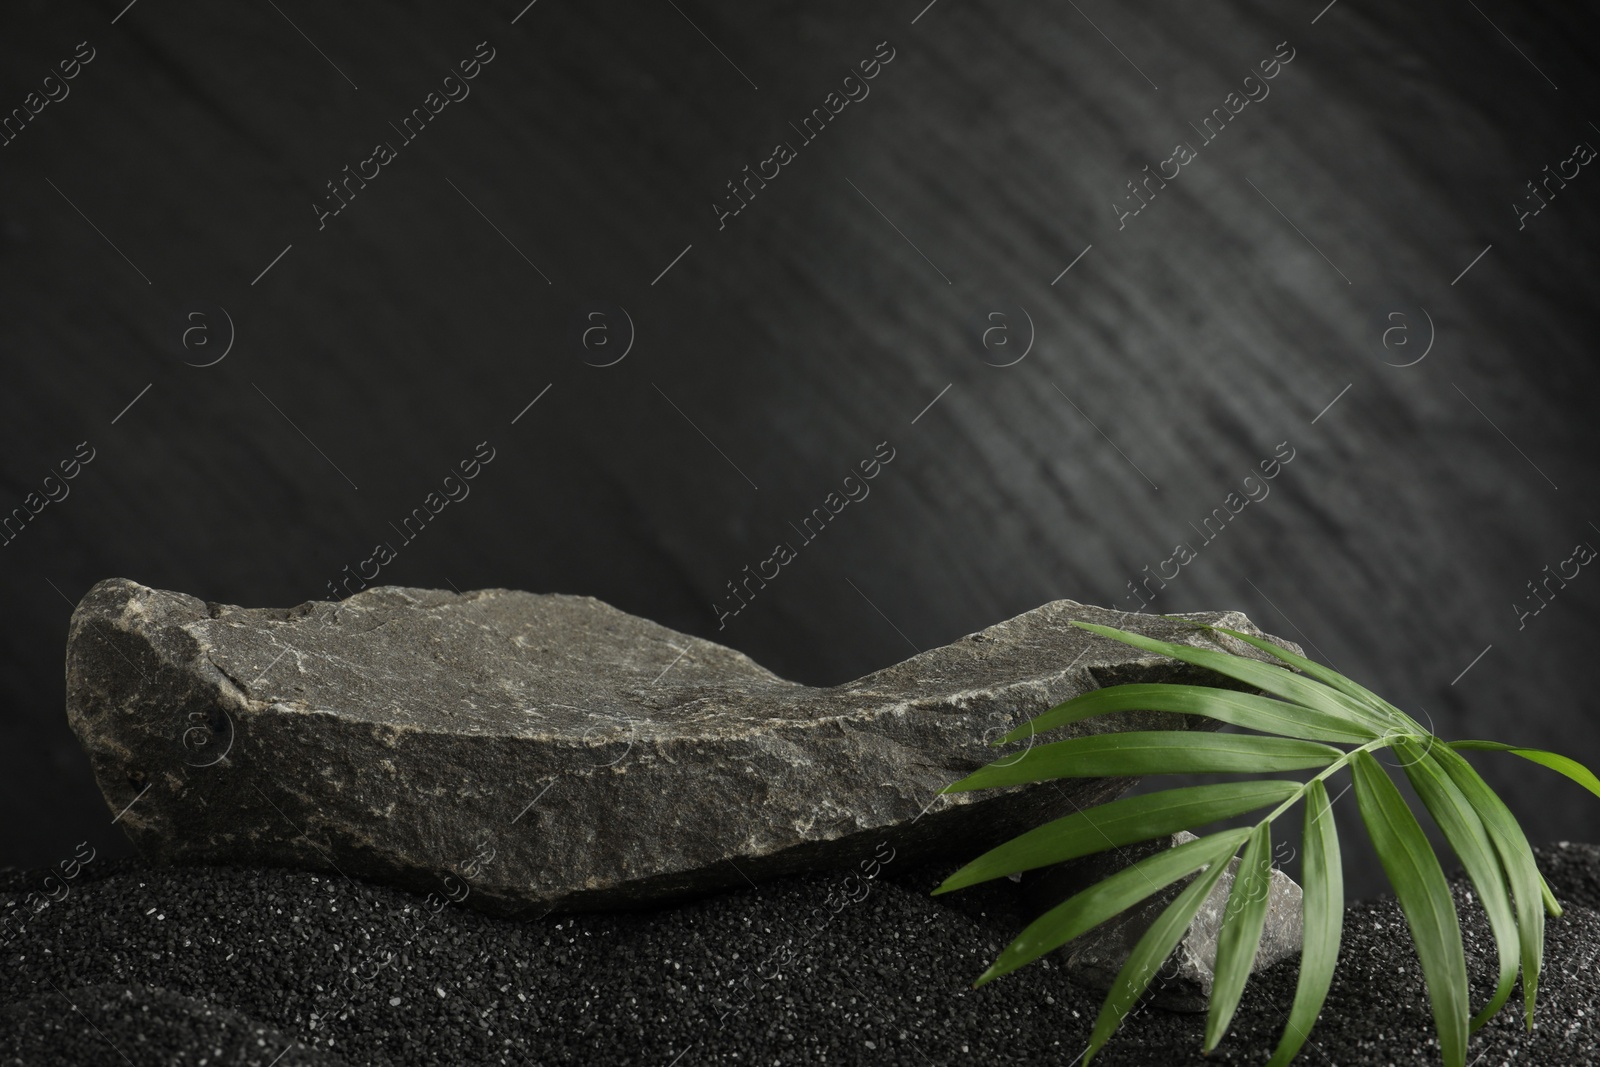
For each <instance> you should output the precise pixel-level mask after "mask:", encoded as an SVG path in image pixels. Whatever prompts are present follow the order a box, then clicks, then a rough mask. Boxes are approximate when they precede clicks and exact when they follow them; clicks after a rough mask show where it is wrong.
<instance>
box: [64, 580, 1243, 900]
mask: <svg viewBox="0 0 1600 1067" xmlns="http://www.w3.org/2000/svg"><path fill="white" fill-rule="evenodd" d="M1207 617H1208V618H1210V619H1213V620H1220V621H1224V622H1226V623H1227V624H1229V625H1231V626H1233V627H1247V626H1248V625H1249V624H1248V622H1246V620H1244V618H1243V617H1242V616H1240V615H1238V614H1236V613H1235V614H1224V615H1211V616H1207ZM1072 619H1087V620H1093V621H1100V622H1106V623H1113V624H1121V625H1124V626H1128V627H1129V628H1135V629H1138V630H1141V631H1143V632H1146V633H1150V634H1153V635H1160V636H1165V637H1170V638H1173V639H1177V640H1187V641H1192V642H1206V641H1209V640H1211V639H1210V638H1208V637H1206V636H1204V635H1203V634H1200V633H1198V632H1196V631H1194V630H1192V629H1190V628H1187V627H1185V626H1183V625H1182V624H1181V623H1176V622H1172V621H1169V620H1164V619H1160V618H1154V617H1150V616H1125V615H1123V614H1122V613H1117V612H1111V611H1106V610H1103V609H1099V608H1092V607H1086V606H1083V605H1079V604H1075V603H1073V602H1071V601H1057V602H1055V603H1051V604H1046V605H1044V606H1043V607H1040V608H1037V609H1035V610H1034V611H1030V612H1028V613H1027V614H1025V615H1021V616H1019V617H1017V618H1015V619H1012V620H1009V621H1007V622H1004V623H1000V624H999V625H996V626H993V627H990V628H989V629H987V630H984V631H982V632H981V633H977V634H972V635H969V636H967V637H965V638H963V639H961V640H960V641H957V642H955V643H953V644H950V645H947V646H945V647H943V648H938V649H933V650H931V651H929V652H925V653H922V654H921V655H918V656H916V657H914V658H912V659H909V660H907V661H905V662H903V663H900V664H898V665H896V666H893V667H889V668H887V669H885V670H882V671H878V672H876V673H874V674H870V675H867V676H866V677H864V678H861V679H859V680H858V681H855V682H851V683H848V684H846V685H841V686H837V687H833V688H827V689H814V688H809V687H806V686H802V685H798V684H795V683H792V682H787V681H784V680H783V679H781V678H778V677H776V676H774V675H773V674H771V673H770V672H768V671H766V670H764V669H763V668H761V667H759V666H757V665H756V664H755V663H753V662H752V661H751V660H749V659H748V658H747V657H745V656H743V655H742V654H740V653H737V652H735V651H733V650H731V649H728V648H725V647H723V646H721V645H717V644H715V643H712V642H709V641H705V640H701V639H697V638H692V637H689V636H686V635H684V634H680V633H677V632H675V631H673V630H669V629H666V628H665V627H662V626H658V625H656V624H654V623H652V622H649V621H647V620H644V619H640V618H636V617H634V616H630V615H627V614H625V613H623V612H620V611H618V610H616V609H614V608H612V607H609V606H608V605H606V604H604V603H601V602H600V601H597V600H593V599H590V598H585V597H571V596H558V595H548V596H540V595H534V594H530V593H521V592H511V591H506V590H486V591H481V592H475V593H467V594H455V593H449V592H441V591H436V590H420V589H403V588H395V587H386V588H380V589H373V590H368V591H366V592H364V593H361V594H359V595H357V596H355V597H352V598H351V599H349V600H346V601H342V602H339V603H332V602H313V603H307V604H303V605H301V606H299V607H297V608H291V609H243V608H236V607H227V606H222V605H215V604H209V605H208V604H205V603H203V602H201V601H199V600H196V599H194V598H193V597H189V596H185V595H183V594H180V593H172V592H162V591H158V590H154V589H150V588H147V587H145V586H141V585H138V584H136V583H133V582H129V581H125V580H121V579H115V580H110V581H105V582H101V583H100V584H99V585H97V586H95V587H94V589H92V590H91V591H90V592H89V594H88V595H87V596H86V597H85V598H84V600H83V601H82V603H81V604H80V605H79V606H78V609H77V611H76V612H75V613H74V615H73V619H72V625H71V632H70V637H69V644H68V653H67V690H68V716H69V719H70V721H71V724H72V727H73V729H74V731H75V732H76V733H77V735H78V737H79V739H80V741H81V742H82V744H83V746H84V748H85V749H86V750H87V751H88V753H89V756H90V759H91V762H92V764H93V766H94V769H95V774H96V777H97V779H98V781H99V783H100V787H101V790H102V792H103V793H104V795H105V798H106V802H107V804H108V805H109V807H110V809H111V811H112V812H113V813H114V814H117V813H120V814H119V815H118V824H119V825H121V826H122V827H123V828H124V829H125V830H126V831H127V833H128V834H129V835H130V836H131V837H132V838H133V840H134V841H135V843H136V844H137V845H138V846H139V848H140V849H141V851H143V852H144V854H145V855H146V856H148V857H150V858H152V859H155V860H160V861H169V862H206V863H251V864H277V865H285V866H295V867H305V868H313V869H323V870H336V871H338V872H339V873H341V874H344V875H346V876H357V875H360V876H366V877H370V878H376V879H381V880H386V881H389V882H392V883H395V884H399V885H403V886H406V887H409V888H412V889H416V890H420V891H429V890H433V891H437V893H442V894H443V895H444V897H449V898H452V899H457V898H461V897H463V896H468V897H470V899H471V901H472V903H473V904H474V905H475V906H479V907H483V908H485V909H487V910H491V911H499V912H512V913H515V912H536V913H543V912H545V911H548V910H551V909H563V910H582V909H592V908H609V907H627V906H633V905H637V904H641V903H646V902H649V901H653V900H660V899H670V898H674V897H681V896H688V895H693V894H695V893H699V892H704V891H707V890H712V889H717V888H724V887H728V886H736V885H743V884H745V883H746V881H747V880H756V879H761V878H768V877H773V876H776V875H782V874H787V873H793V872H797V871H801V870H807V869H814V868H817V867H825V866H843V865H854V864H856V863H858V862H860V863H862V864H866V863H870V862H872V861H873V857H875V856H876V857H877V858H879V859H881V858H882V857H883V856H885V855H889V854H890V852H889V850H890V849H892V850H894V854H897V855H900V856H903V857H907V858H913V859H914V858H917V857H920V856H924V855H930V854H937V855H942V856H948V855H957V856H971V855H972V854H975V853H976V852H977V851H979V850H981V849H983V848H986V847H989V846H990V845H992V844H995V843H998V842H999V841H1001V840H1004V839H1006V838H1009V837H1011V836H1014V835H1015V834H1016V833H1019V832H1021V831H1022V830H1024V829H1027V828H1031V827H1033V826H1035V825H1038V824H1039V823H1040V822H1043V821H1045V820H1046V819H1049V818H1053V817H1056V816H1058V815H1060V814H1064V813H1065V812H1066V811H1068V810H1071V809H1072V808H1073V807H1074V806H1087V805H1090V804H1094V803H1099V802H1101V801H1104V800H1106V799H1109V798H1110V797H1111V796H1113V795H1115V794H1116V793H1117V792H1120V791H1121V790H1122V789H1123V788H1125V787H1126V786H1127V784H1128V781H1127V780H1126V779H1105V780H1099V779H1096V780H1080V781H1076V782H1073V783H1069V784H1061V785H1057V784H1056V783H1044V784H1042V785H1036V786H1027V787H1018V788H1014V789H1008V790H989V791H983V792H980V793H970V794H958V795H953V796H950V797H946V798H942V799H939V800H937V801H935V794H936V793H937V791H938V790H939V789H940V788H942V787H943V786H945V785H947V784H948V783H949V782H951V781H953V780H954V779H956V778H957V777H960V776H962V775H964V774H966V773H969V772H970V771H972V770H974V769H976V768H977V767H979V766H981V765H982V764H984V763H986V762H988V761H989V760H991V759H992V758H994V756H995V753H994V751H993V750H990V749H988V748H986V744H985V743H986V742H987V741H988V740H989V739H992V738H994V737H996V736H998V735H999V734H1000V733H1001V732H1002V731H1004V730H1007V729H1010V728H1011V727H1012V726H1014V725H1016V724H1017V723H1019V722H1020V721H1022V720H1023V719H1024V718H1026V717H1028V716H1031V715H1034V714H1037V713H1038V712H1040V711H1043V710H1044V709H1045V708H1047V707H1049V706H1051V705H1052V704H1054V703H1057V702H1059V701H1061V700H1063V699H1066V698H1067V697H1070V696H1072V695H1073V694H1075V693H1077V692H1079V691H1081V690H1084V689H1087V688H1093V687H1095V686H1097V685H1107V684H1115V683H1120V682H1129V681H1158V680H1190V681H1200V680H1210V681H1217V680H1219V679H1217V678H1216V676H1214V675H1208V674H1206V673H1204V672H1199V671H1196V670H1193V669H1191V668H1188V667H1185V666H1183V665H1181V664H1176V663H1174V662H1173V661H1170V660H1164V659H1163V658H1162V657H1158V656H1153V655H1149V654H1146V653H1142V652H1139V651H1138V650H1135V649H1131V648H1129V647H1127V646H1124V645H1122V644H1119V643H1117V642H1112V641H1108V640H1105V639H1102V638H1098V637H1094V636H1091V635H1089V634H1087V633H1085V632H1083V631H1081V630H1078V629H1076V628H1074V627H1072V626H1070V625H1068V622H1069V620H1072ZM1230 640H1231V639H1230ZM1232 643H1233V644H1236V645H1237V644H1239V643H1238V642H1232ZM1239 647H1240V648H1243V647H1244V646H1242V645H1240V646H1239ZM1186 725H1193V726H1203V725H1204V723H1203V721H1201V720H1188V719H1185V718H1182V717H1177V716H1167V715H1157V714H1154V713H1151V714H1135V715H1125V716H1118V717H1116V718H1114V719H1113V720H1104V721H1102V722H1101V723H1099V724H1095V723H1093V722H1091V723H1089V724H1086V725H1085V726H1084V727H1083V728H1084V729H1085V730H1094V729H1109V728H1121V729H1136V728H1146V729H1148V728H1152V727H1156V728H1182V727H1184V726H1186ZM1063 736H1064V735H1063ZM440 899H442V898H440Z"/></svg>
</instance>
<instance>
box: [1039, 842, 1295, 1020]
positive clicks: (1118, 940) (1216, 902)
mask: <svg viewBox="0 0 1600 1067" xmlns="http://www.w3.org/2000/svg"><path fill="white" fill-rule="evenodd" d="M1194 839H1195V835H1194V834H1191V833H1188V832H1187V831H1180V832H1178V833H1176V834H1173V835H1172V836H1171V837H1169V838H1165V839H1162V840H1160V841H1153V842H1145V843H1143V844H1139V845H1134V846H1131V847H1128V848H1123V849H1118V850H1115V851H1113V852H1102V853H1100V854H1099V855H1096V856H1090V857H1086V858H1085V859H1083V860H1081V861H1078V862H1077V863H1072V864H1063V865H1062V866H1061V867H1060V868H1053V869H1050V870H1046V871H1043V872H1040V873H1039V874H1038V875H1037V876H1036V877H1034V878H1032V879H1029V878H1027V877H1026V876H1025V877H1024V882H1025V883H1026V890H1027V892H1028V894H1029V898H1030V899H1031V900H1032V901H1033V902H1034V903H1035V905H1036V906H1037V907H1038V909H1039V910H1041V911H1042V910H1044V909H1046V908H1049V907H1053V906H1055V905H1056V904H1059V903H1061V902H1062V901H1063V900H1065V899H1067V898H1068V897H1070V896H1072V895H1073V894H1074V893H1077V892H1080V891H1081V890H1084V889H1087V888H1088V887H1089V886H1091V885H1094V884H1095V883H1097V882H1099V881H1101V880H1103V879H1105V878H1107V877H1109V876H1111V875H1112V874H1115V873H1116V872H1117V871H1119V870H1121V869H1122V868H1124V867H1126V866H1128V865H1129V864H1132V863H1137V862H1139V861H1140V860H1142V859H1144V858H1145V857H1147V856H1153V855H1155V853H1156V852H1157V851H1158V850H1160V849H1163V848H1172V847H1175V846H1177V845H1181V844H1184V843H1185V842H1187V841H1193V840H1194ZM1238 870H1239V857H1238V856H1235V857H1234V858H1233V859H1232V861H1230V862H1229V864H1228V870H1227V873H1225V874H1223V876H1222V880H1221V881H1220V882H1218V883H1217V887H1216V888H1215V889H1213V890H1212V891H1211V895H1210V896H1208V897H1206V902H1205V903H1204V904H1202V905H1201V906H1200V911H1199V913H1198V914H1196V915H1195V917H1194V921H1193V922H1191V923H1190V924H1189V930H1188V932H1187V933H1185V934H1184V937H1183V940H1182V941H1180V942H1178V947H1177V948H1175V949H1173V951H1172V955H1171V956H1170V957H1168V958H1167V962H1166V964H1165V965H1164V966H1163V967H1162V969H1161V973H1160V975H1159V976H1158V982H1157V985H1156V986H1155V987H1154V990H1155V991H1154V993H1153V994H1152V999H1153V1000H1154V1002H1155V1003H1156V1004H1158V1005H1159V1006H1161V1007H1163V1008H1168V1009H1170V1010H1172V1011H1205V1010H1206V1008H1207V1006H1208V1005H1209V1004H1210V1003H1211V983H1212V981H1213V979H1214V978H1215V974H1214V973H1213V968H1214V967H1215V965H1216V959H1217V934H1218V932H1219V931H1220V930H1221V928H1222V915H1223V911H1224V909H1225V908H1226V907H1227V904H1228V893H1229V892H1230V891H1231V890H1232V889H1233V879H1234V876H1235V875H1236V874H1237V873H1238ZM1191 881H1193V878H1192V877H1191V878H1185V879H1183V880H1182V881H1180V882H1177V883H1175V884H1174V885H1172V886H1170V887H1168V888H1166V889H1164V890H1162V891H1161V892H1159V893H1156V894H1154V895H1152V896H1151V897H1150V898H1149V899H1148V900H1146V901H1145V902H1144V903H1143V904H1142V905H1140V906H1139V907H1136V908H1130V909H1129V910H1128V911H1125V912H1123V913H1122V914H1121V915H1119V916H1117V917H1116V918H1115V919H1112V920H1111V921H1110V922H1107V923H1103V924H1101V925H1100V926H1098V927H1096V928H1095V929H1093V930H1091V931H1089V932H1088V933H1087V934H1084V935H1083V936H1082V937H1080V938H1078V939H1076V940H1075V941H1072V942H1070V943H1069V944H1066V945H1063V946H1062V947H1061V948H1060V949H1059V950H1058V951H1059V952H1060V953H1061V954H1062V955H1064V956H1065V957H1066V966H1067V973H1068V974H1070V975H1072V977H1073V978H1074V979H1076V980H1077V981H1079V982H1081V983H1083V984H1084V985H1086V986H1089V987H1091V988H1093V989H1102V990H1104V989H1110V988H1111V985H1112V983H1113V982H1114V981H1115V980H1116V977H1117V974H1118V972H1120V971H1121V970H1122V965H1123V964H1124V963H1126V962H1127V959H1128V954H1129V953H1130V952H1132V951H1133V946H1134V945H1135V944H1136V943H1137V942H1138V940H1139V938H1140V937H1141V936H1143V934H1144V932H1145V931H1146V930H1148V929H1149V928H1150V924H1151V923H1153V922H1155V920H1156V917H1157V916H1158V915H1160V914H1161V912H1162V911H1164V910H1165V909H1166V907H1167V905H1168V904H1170V903H1172V901H1173V900H1174V899H1175V898H1176V897H1177V896H1178V894H1179V893H1181V892H1183V889H1184V887H1185V886H1187V885H1188V884H1189V883H1190V882H1191ZM1301 926H1302V913H1301V908H1300V887H1299V886H1298V885H1296V884H1295V881H1294V879H1292V878H1290V877H1289V876H1288V875H1287V874H1284V873H1283V872H1282V871H1280V870H1278V869H1277V868H1276V867H1274V868H1273V870H1272V882H1271V885H1270V886H1269V888H1268V891H1267V922H1266V926H1265V927H1264V928H1263V929H1262V931H1261V945H1260V947H1258V948H1257V949H1256V961H1255V966H1254V967H1253V968H1252V970H1254V971H1263V970H1266V969H1267V968H1268V967H1271V966H1272V965H1273V964H1274V963H1277V962H1278V961H1279V960H1282V959H1286V958H1288V957H1290V956H1295V957H1298V956H1299V954H1300V934H1301Z"/></svg>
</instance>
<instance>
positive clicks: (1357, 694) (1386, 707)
mask: <svg viewBox="0 0 1600 1067" xmlns="http://www.w3.org/2000/svg"><path fill="white" fill-rule="evenodd" d="M1197 625H1199V626H1200V627H1201V628H1202V629H1206V630H1214V631H1216V632H1217V633H1224V634H1227V635H1228V636H1229V637H1236V638H1238V639H1239V640H1240V641H1243V642H1244V643H1245V644H1247V645H1253V646H1255V647H1256V648H1259V649H1260V650H1261V651H1263V652H1265V653H1266V654H1267V655H1269V656H1272V657H1274V658H1276V659H1280V660H1282V661H1283V662H1284V663H1287V664H1288V665H1289V666H1291V667H1293V668H1295V669H1296V670H1299V671H1304V672H1305V673H1306V674H1307V675H1309V676H1310V677H1312V678H1315V679H1316V680H1317V681H1319V682H1321V683H1322V684H1323V685H1326V686H1329V687H1330V688H1333V689H1337V690H1338V691H1339V692H1341V693H1343V694H1344V695H1345V696H1347V697H1351V698H1352V699H1354V700H1358V701H1360V702H1361V703H1363V704H1365V705H1367V706H1368V707H1369V708H1371V709H1372V710H1373V711H1376V712H1378V713H1379V714H1382V715H1388V716H1393V717H1399V718H1401V719H1403V720H1405V721H1407V722H1414V721H1415V720H1412V719H1411V718H1410V717H1409V716H1407V715H1406V713H1405V712H1403V711H1401V710H1400V709H1399V708H1397V707H1395V706H1394V705H1393V704H1391V703H1389V702H1388V701H1387V700H1385V699H1383V698H1382V697H1380V696H1379V695H1378V694H1376V693H1374V692H1373V691H1372V690H1370V689H1368V688H1367V687H1366V686H1364V685H1361V684H1360V683H1358V682H1354V681H1351V680H1350V679H1349V678H1346V677H1345V676H1344V675H1342V674H1340V673H1339V672H1338V671H1336V670H1334V669H1332V668H1331V667H1324V666H1323V665H1322V664H1320V663H1318V662H1317V661H1316V660H1312V659H1307V658H1306V657H1304V656H1297V655H1295V654H1294V653H1293V652H1290V651H1289V650H1288V649H1286V648H1283V647H1281V646H1279V645H1276V644H1274V643H1273V642H1271V641H1267V640H1263V639H1262V638H1259V637H1254V636H1252V635H1250V634H1247V633H1240V632H1239V631H1238V630H1230V629H1228V628H1227V627H1225V626H1210V625H1207V624H1205V623H1199V624H1197Z"/></svg>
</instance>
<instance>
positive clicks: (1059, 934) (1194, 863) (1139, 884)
mask: <svg viewBox="0 0 1600 1067" xmlns="http://www.w3.org/2000/svg"><path fill="white" fill-rule="evenodd" d="M1249 836H1250V831H1249V829H1242V830H1224V831H1222V832H1221V833H1217V834H1211V835H1209V836H1207V837H1202V838H1199V839H1197V840H1194V841H1190V842H1187V843H1186V844H1182V845H1178V846H1176V847H1175V848H1170V849H1167V850H1166V851H1164V852H1157V853H1156V854H1155V855H1153V856H1147V857H1146V858H1144V859H1142V860H1140V861H1139V862H1138V863H1135V864H1133V865H1132V866H1129V867H1124V868H1123V869H1122V870H1120V871H1118V872H1117V873H1116V874H1113V875H1111V876H1110V877H1108V878H1106V879H1105V880H1104V881H1102V882H1098V883H1096V884H1095V885H1092V886H1090V887H1089V888H1088V889H1085V890H1084V891H1083V892H1081V893H1078V894H1077V895H1076V896H1073V897H1069V898H1068V899H1067V900H1066V901H1064V902H1063V903H1061V904H1057V905H1056V906H1055V907H1053V908H1051V909H1050V910H1049V911H1047V912H1045V913H1044V914H1043V915H1041V916H1039V917H1038V918H1037V919H1035V920H1034V921H1033V922H1031V923H1029V924H1028V926H1027V927H1026V928H1025V929H1024V930H1023V931H1022V933H1020V934H1018V935H1017V939H1016V940H1015V941H1013V942H1011V944H1009V945H1007V946H1006V950H1005V951H1004V952H1002V953H1000V955H999V957H998V958H997V959H996V960H995V961H994V963H993V964H991V965H990V967H989V969H988V970H986V971H984V972H983V974H981V975H979V976H978V980H977V981H975V982H973V983H972V988H974V989H976V988H978V987H979V986H981V985H983V984H984V983H986V982H989V981H991V980H993V979H995V978H998V977H1000V976H1001V975H1003V974H1009V973H1010V972H1012V971H1014V970H1016V969H1017V968H1018V967H1021V966H1023V965H1024V964H1027V963H1032V962H1033V961H1034V960H1036V959H1038V958H1039V957H1040V956H1043V955H1044V954H1045V953H1046V952H1050V951H1052V950H1054V949H1057V948H1060V947H1061V946H1062V945H1064V944H1066V943H1067V942H1068V941H1071V940H1072V939H1073V938H1075V937H1079V936H1082V935H1083V934H1085V933H1088V932H1089V931H1090V930H1092V929H1094V928H1095V927H1096V926H1099V925H1100V924H1101V923H1103V922H1105V921H1106V920H1108V919H1112V918H1115V917H1116V916H1118V915H1120V914H1122V913H1123V912H1124V911H1126V910H1128V909H1129V908H1131V907H1133V906H1134V905H1136V904H1138V903H1139V902H1140V901H1142V900H1145V899H1147V898H1149V897H1151V896H1153V895H1154V894H1156V893H1159V892H1160V891H1161V890H1163V889H1165V888H1166V887H1167V886H1169V885H1171V884H1172V883H1173V882H1176V881H1178V880H1179V879H1180V878H1187V877H1188V876H1189V875H1191V874H1193V873H1194V872H1195V871H1198V870H1200V868H1202V867H1205V866H1208V865H1210V864H1212V863H1214V862H1216V860H1217V858H1218V857H1219V856H1231V855H1233V853H1234V852H1235V851H1236V850H1237V849H1238V847H1239V846H1240V845H1242V844H1244V842H1245V839H1246V838H1247V837H1249Z"/></svg>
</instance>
